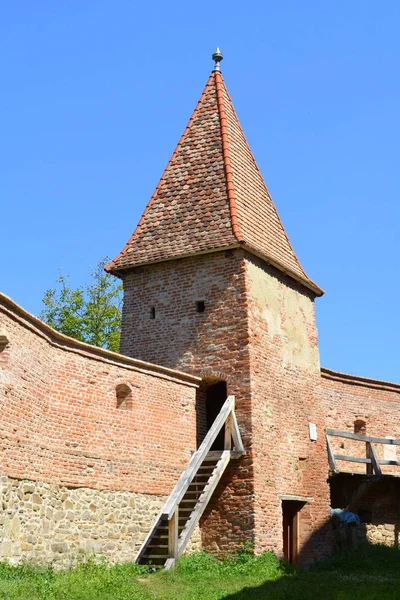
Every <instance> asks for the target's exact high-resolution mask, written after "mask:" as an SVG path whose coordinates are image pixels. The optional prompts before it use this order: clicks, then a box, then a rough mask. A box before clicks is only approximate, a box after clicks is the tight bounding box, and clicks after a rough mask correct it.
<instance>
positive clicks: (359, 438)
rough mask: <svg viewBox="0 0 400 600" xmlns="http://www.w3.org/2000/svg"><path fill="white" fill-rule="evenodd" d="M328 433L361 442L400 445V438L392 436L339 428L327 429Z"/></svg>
mask: <svg viewBox="0 0 400 600" xmlns="http://www.w3.org/2000/svg"><path fill="white" fill-rule="evenodd" d="M325 433H326V435H333V436H337V437H344V438H348V439H349V440H357V441H359V442H372V443H374V444H389V445H390V446H400V440H395V439H392V438H380V437H373V436H370V435H359V434H358V433H350V431H339V430H337V429H326V430H325Z"/></svg>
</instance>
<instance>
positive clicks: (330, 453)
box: [326, 436, 338, 473]
mask: <svg viewBox="0 0 400 600" xmlns="http://www.w3.org/2000/svg"><path fill="white" fill-rule="evenodd" d="M326 447H327V449H328V463H329V467H330V469H331V471H333V473H337V472H338V468H337V466H336V461H335V455H334V454H333V450H332V446H331V443H330V441H329V438H328V436H326Z"/></svg>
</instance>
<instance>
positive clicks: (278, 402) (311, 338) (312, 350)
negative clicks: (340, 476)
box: [246, 256, 331, 564]
mask: <svg viewBox="0 0 400 600" xmlns="http://www.w3.org/2000/svg"><path fill="white" fill-rule="evenodd" d="M246 266H247V287H248V294H249V303H248V304H249V323H250V347H251V352H250V362H251V387H252V413H253V415H252V418H253V441H252V443H253V453H254V456H255V458H254V486H255V509H256V525H255V538H256V549H257V550H258V551H262V550H274V551H275V552H276V553H277V554H278V555H280V556H282V552H283V536H282V497H287V496H297V497H301V498H309V499H310V500H309V501H308V502H307V503H305V504H304V506H303V508H302V510H301V511H300V532H299V539H300V548H301V552H300V562H301V563H302V564H307V563H310V562H312V561H314V560H316V559H318V558H319V557H320V556H322V555H323V554H326V553H327V551H329V550H330V547H331V539H330V530H329V527H326V522H327V519H328V518H329V489H328V485H327V481H326V480H327V458H326V450H325V440H324V434H323V432H324V412H323V407H322V406H321V403H320V401H319V387H320V367H319V352H318V337H317V330H316V325H315V313H314V301H313V297H312V295H311V294H310V293H309V292H308V291H307V290H305V288H303V287H302V286H300V285H298V284H296V283H295V282H294V281H293V280H291V279H289V278H288V277H285V276H284V275H282V274H281V273H280V272H278V271H277V270H276V269H274V268H273V267H270V266H268V265H266V264H265V263H264V262H263V261H261V260H258V259H256V258H252V257H250V256H248V257H247V262H246ZM310 422H311V423H314V424H316V425H317V434H318V439H317V441H311V440H310V435H309V423H310Z"/></svg>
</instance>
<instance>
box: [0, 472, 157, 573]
mask: <svg viewBox="0 0 400 600" xmlns="http://www.w3.org/2000/svg"><path fill="white" fill-rule="evenodd" d="M0 485H1V488H0V493H1V506H2V511H1V512H0V532H1V533H0V560H1V559H4V558H7V559H9V560H10V561H11V562H12V563H16V562H19V561H20V560H21V559H22V558H24V559H28V560H34V561H41V562H50V561H54V562H55V563H56V564H57V565H59V566H70V565H72V564H73V563H74V562H75V560H76V558H77V556H78V554H79V552H80V551H83V552H85V553H89V554H92V553H96V554H99V555H103V556H106V557H107V558H108V559H109V560H110V562H114V563H115V562H124V561H132V560H133V558H134V556H135V554H136V552H137V551H138V549H139V547H140V545H141V543H142V542H143V540H144V538H145V537H146V535H147V533H148V531H149V529H150V527H151V525H152V522H153V520H154V518H155V517H156V515H157V513H158V512H159V511H160V509H161V507H162V505H163V503H164V501H165V497H164V496H155V495H150V494H138V493H135V492H121V491H116V492H114V491H110V490H106V491H101V490H94V489H90V488H84V487H82V488H75V489H71V488H67V487H59V486H55V485H50V484H48V483H41V482H35V481H28V480H18V479H12V478H9V477H2V478H1V484H0Z"/></svg>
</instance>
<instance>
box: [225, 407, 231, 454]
mask: <svg viewBox="0 0 400 600" xmlns="http://www.w3.org/2000/svg"><path fill="white" fill-rule="evenodd" d="M231 448H232V413H231V414H230V415H229V416H228V418H227V419H226V421H225V436H224V450H229V451H230V450H231Z"/></svg>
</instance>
